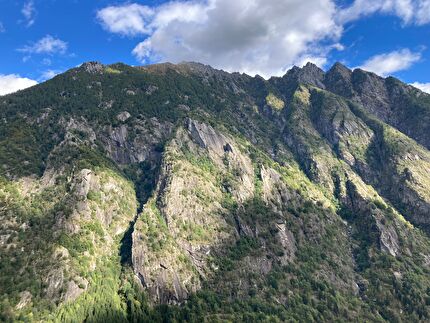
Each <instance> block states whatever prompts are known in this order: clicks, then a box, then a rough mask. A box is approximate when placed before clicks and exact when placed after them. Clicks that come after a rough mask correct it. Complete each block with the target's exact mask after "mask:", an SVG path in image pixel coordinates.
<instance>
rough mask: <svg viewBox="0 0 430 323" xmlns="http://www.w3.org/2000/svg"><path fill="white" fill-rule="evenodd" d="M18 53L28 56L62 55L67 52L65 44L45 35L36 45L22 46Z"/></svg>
mask: <svg viewBox="0 0 430 323" xmlns="http://www.w3.org/2000/svg"><path fill="white" fill-rule="evenodd" d="M18 51H20V52H23V53H29V54H56V53H59V54H64V53H65V52H66V51H67V43H66V42H64V41H62V40H61V39H58V38H54V37H52V36H51V35H46V36H45V37H43V38H42V39H39V40H38V41H37V42H36V43H34V44H32V45H27V46H24V47H23V48H20V49H18Z"/></svg>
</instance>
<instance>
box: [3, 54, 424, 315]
mask: <svg viewBox="0 0 430 323" xmlns="http://www.w3.org/2000/svg"><path fill="white" fill-rule="evenodd" d="M429 125H430V95H428V94H425V93H423V92H421V91H419V90H418V89H415V88H413V87H411V86H409V85H406V84H403V83H401V82H400V81H399V80H397V79H394V78H386V79H384V78H381V77H379V76H377V75H375V74H373V73H369V72H366V71H363V70H359V69H356V70H354V71H351V70H349V69H348V68H346V67H345V66H343V65H341V64H339V63H337V64H335V65H334V66H333V67H332V68H331V69H330V70H329V71H327V72H324V71H322V70H320V69H319V68H318V67H316V66H315V65H312V64H310V63H309V64H307V65H306V66H305V67H303V68H297V67H294V68H293V69H291V70H290V71H288V72H287V74H286V75H285V76H283V77H280V78H276V77H273V78H271V79H269V80H264V79H263V78H261V77H259V76H256V77H250V76H248V75H245V74H238V73H233V74H229V73H226V72H223V71H219V70H215V69H212V68H211V67H209V66H204V65H201V64H197V63H182V64H178V65H173V64H159V65H152V66H147V67H130V66H127V65H123V64H114V65H109V66H105V65H102V64H100V63H95V62H90V63H85V64H83V65H82V66H81V67H79V68H75V69H72V70H69V71H68V72H66V73H64V74H61V75H59V76H57V77H55V78H54V79H52V80H50V81H48V82H45V83H43V84H40V85H37V86H35V87H32V88H29V89H27V90H24V91H20V92H18V93H15V94H11V95H7V96H2V97H0V291H1V293H0V294H1V295H0V320H1V321H6V322H8V321H55V322H57V321H58V322H60V321H61V322H69V321H70V322H81V321H82V322H84V321H85V322H113V321H114V322H122V321H124V322H125V321H133V322H138V321H150V322H162V321H164V322H166V321H167V322H170V321H172V322H177V321H190V322H200V321H202V320H203V321H208V322H212V321H214V322H237V321H255V322H257V321H258V322H260V321H270V322H284V321H292V322H295V321H305V322H311V321H329V322H332V321H348V322H350V321H359V322H363V321H371V322H384V321H388V322H420V321H421V322H426V321H429V320H430V279H429V277H430V276H429V274H430V151H429V148H430V128H429V127H430V126H429Z"/></svg>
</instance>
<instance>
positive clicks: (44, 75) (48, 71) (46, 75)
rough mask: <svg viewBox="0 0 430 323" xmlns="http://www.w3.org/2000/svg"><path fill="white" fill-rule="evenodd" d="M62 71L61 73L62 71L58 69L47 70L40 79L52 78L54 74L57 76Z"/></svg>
mask: <svg viewBox="0 0 430 323" xmlns="http://www.w3.org/2000/svg"><path fill="white" fill-rule="evenodd" d="M60 73H61V71H58V70H46V71H44V72H43V73H42V75H41V76H40V79H39V81H46V80H49V79H52V78H53V77H54V76H56V75H58V74H60Z"/></svg>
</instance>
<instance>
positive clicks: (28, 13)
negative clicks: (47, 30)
mask: <svg viewBox="0 0 430 323" xmlns="http://www.w3.org/2000/svg"><path fill="white" fill-rule="evenodd" d="M21 13H22V15H23V16H24V18H25V23H26V25H27V27H30V26H32V25H33V24H34V22H35V17H34V16H35V15H36V8H35V7H34V1H33V0H30V1H27V2H25V3H24V6H23V7H22V9H21Z"/></svg>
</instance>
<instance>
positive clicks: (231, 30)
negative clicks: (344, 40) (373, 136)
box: [97, 0, 342, 76]
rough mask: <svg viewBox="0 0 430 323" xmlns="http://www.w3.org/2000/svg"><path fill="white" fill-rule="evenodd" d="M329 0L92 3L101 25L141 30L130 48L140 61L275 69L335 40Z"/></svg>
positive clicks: (323, 50) (263, 71)
mask: <svg viewBox="0 0 430 323" xmlns="http://www.w3.org/2000/svg"><path fill="white" fill-rule="evenodd" d="M335 16H336V6H335V4H334V1H332V0H308V1H303V0H283V1H279V0H235V1H231V0H207V1H203V0H201V1H187V2H186V1H176V2H169V3H166V4H163V5H160V6H157V7H151V8H150V7H146V6H139V5H137V4H127V5H125V6H110V7H107V8H105V9H102V10H100V11H99V12H98V13H97V17H98V18H99V20H100V21H101V22H102V25H103V26H104V28H105V29H107V30H108V31H111V32H114V33H118V34H121V35H138V34H142V35H143V34H148V37H147V38H146V39H144V40H143V41H142V42H141V43H139V44H138V45H137V46H136V47H135V49H134V50H133V54H134V55H135V56H136V58H137V59H138V60H139V61H140V62H142V63H152V62H156V61H160V60H162V61H170V62H173V63H177V62H180V61H199V62H202V63H207V64H210V65H212V66H214V67H217V68H223V69H225V70H228V71H233V70H234V71H241V72H247V73H249V74H256V73H258V74H260V75H263V76H269V75H280V74H282V73H284V72H285V70H286V69H287V68H288V67H290V66H291V65H292V64H296V63H298V62H301V61H302V60H303V58H305V57H314V58H317V62H323V61H325V57H326V55H327V53H328V52H329V51H330V50H332V49H333V46H334V45H335V44H337V43H338V40H339V38H340V36H341V34H342V27H341V26H340V25H338V24H337V23H336V22H335Z"/></svg>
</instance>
